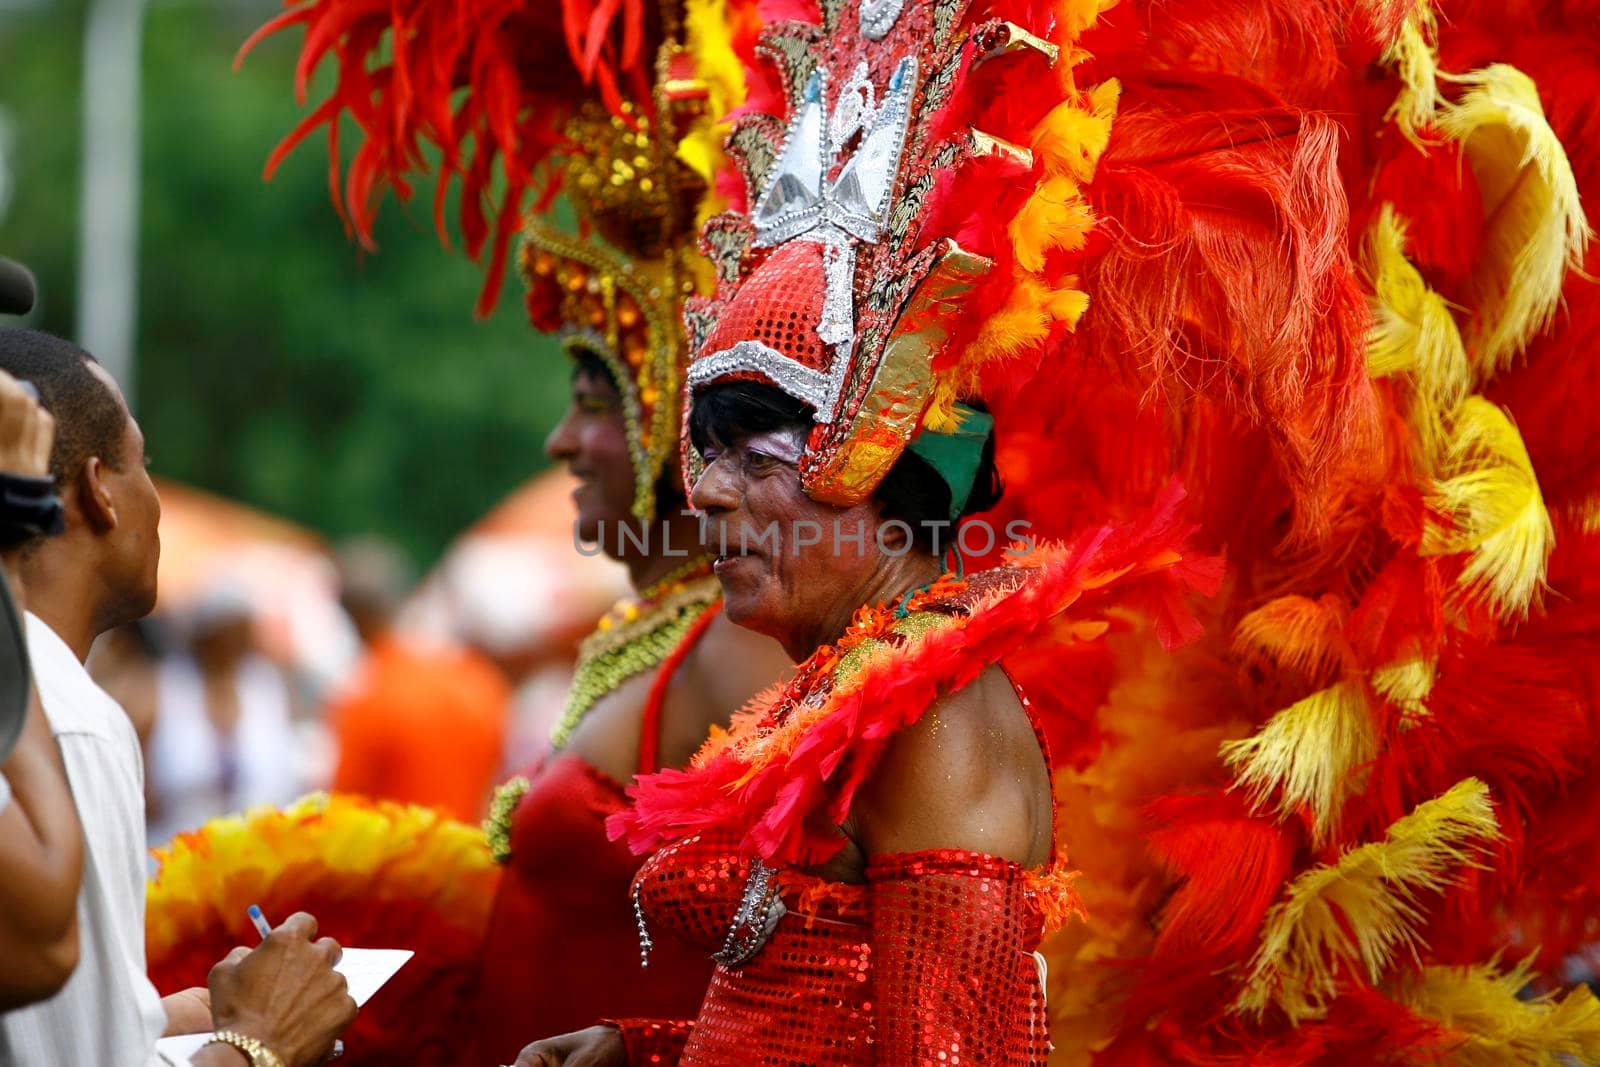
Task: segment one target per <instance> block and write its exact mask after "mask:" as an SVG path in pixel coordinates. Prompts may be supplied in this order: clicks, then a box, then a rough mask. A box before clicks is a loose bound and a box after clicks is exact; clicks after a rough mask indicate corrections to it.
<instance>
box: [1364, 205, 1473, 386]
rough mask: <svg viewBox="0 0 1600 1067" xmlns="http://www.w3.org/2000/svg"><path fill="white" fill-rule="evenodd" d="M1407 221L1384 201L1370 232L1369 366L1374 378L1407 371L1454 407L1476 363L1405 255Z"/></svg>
mask: <svg viewBox="0 0 1600 1067" xmlns="http://www.w3.org/2000/svg"><path fill="white" fill-rule="evenodd" d="M1405 247H1406V224H1405V222H1404V220H1402V219H1401V218H1400V217H1399V216H1398V215H1396V214H1395V211H1394V207H1393V205H1390V204H1385V205H1383V208H1382V210H1381V211H1380V212H1379V213H1378V218H1377V221H1375V222H1374V223H1373V224H1372V228H1371V229H1370V230H1368V232H1367V241H1366V253H1367V270H1368V272H1369V274H1370V275H1371V277H1372V283H1373V291H1374V295H1373V321H1372V328H1371V331H1370V332H1369V333H1368V335H1367V366H1368V369H1369V370H1370V371H1371V373H1372V375H1373V376H1374V377H1379V378H1381V377H1385V376H1387V375H1390V374H1397V373H1400V372H1403V371H1409V372H1411V373H1412V374H1414V375H1415V378H1416V382H1417V385H1418V387H1419V390H1420V391H1421V392H1422V394H1423V395H1424V396H1425V397H1426V398H1427V400H1428V401H1429V402H1430V403H1432V404H1435V405H1437V406H1439V407H1441V408H1442V409H1443V410H1445V411H1453V410H1455V407H1456V405H1457V404H1458V403H1460V402H1461V398H1462V397H1464V396H1466V395H1467V390H1468V389H1469V388H1471V385H1472V367H1471V365H1470V364H1469V363H1468V362H1467V351H1466V349H1465V348H1464V347H1463V346H1462V344H1461V334H1460V331H1458V330H1457V329H1456V320H1455V317H1454V316H1453V315H1451V313H1450V307H1449V305H1447V304H1446V303H1445V301H1444V298H1443V297H1442V296H1440V295H1439V294H1438V293H1436V292H1434V291H1433V290H1432V289H1431V288H1429V287H1428V283H1427V282H1426V281H1424V280H1423V278H1422V275H1421V273H1420V272H1418V270H1417V268H1416V267H1414V266H1412V264H1411V261H1410V260H1408V259H1407V258H1406V255H1405Z"/></svg>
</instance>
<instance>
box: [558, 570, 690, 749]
mask: <svg viewBox="0 0 1600 1067" xmlns="http://www.w3.org/2000/svg"><path fill="white" fill-rule="evenodd" d="M705 565H706V564H705V561H704V560H699V561H696V563H695V565H694V569H695V570H699V569H701V568H703V567H704V566H705ZM721 593H722V588H721V586H720V585H719V584H718V583H717V580H716V578H715V577H713V576H711V575H706V576H704V577H701V578H694V579H686V580H681V581H679V582H676V583H673V585H672V587H671V588H669V589H668V590H667V591H666V592H665V593H663V594H662V595H660V596H659V597H652V598H649V600H648V601H647V602H646V603H645V604H644V605H642V606H641V605H637V604H634V603H628V604H626V605H624V606H622V607H621V608H620V609H613V610H612V611H611V612H610V613H608V614H607V615H606V617H605V618H603V619H601V620H600V626H599V627H598V628H596V630H595V632H594V633H592V634H590V635H589V636H588V637H586V638H584V641H583V645H582V647H581V648H580V649H579V654H578V669H577V674H576V676H575V677H574V678H573V680H572V691H571V693H570V694H569V695H568V697H567V709H566V711H565V712H564V713H563V714H562V716H561V721H560V722H558V723H557V724H556V727H555V730H553V731H552V732H551V734H550V740H551V742H552V743H553V744H554V745H555V746H556V747H557V748H563V747H565V746H566V744H567V742H568V741H569V740H570V739H571V737H572V732H573V730H575V729H576V728H577V726H578V723H579V722H581V721H582V720H583V716H584V715H585V714H586V713H587V712H588V711H589V709H590V708H591V707H593V706H594V704H595V702H596V701H597V700H599V699H600V698H601V697H603V696H605V695H606V694H607V693H609V692H611V691H612V690H613V689H615V688H617V686H619V685H621V684H622V683H623V682H625V681H627V680H628V679H629V678H632V677H633V676H634V675H636V674H638V673H639V672H641V671H646V670H649V669H650V668H651V667H654V666H656V665H657V664H659V663H660V662H661V661H662V660H664V659H666V658H667V656H668V655H669V654H670V653H671V652H672V650H673V649H674V648H676V647H678V642H679V641H681V640H683V635H684V634H685V633H687V632H688V630H689V627H691V626H693V625H694V623H695V620H696V619H698V618H699V617H700V616H701V615H703V614H705V611H706V609H707V608H708V607H710V606H711V604H712V603H713V602H715V601H716V599H717V597H718V596H720V595H721ZM619 615H620V621H617V620H618V617H619Z"/></svg>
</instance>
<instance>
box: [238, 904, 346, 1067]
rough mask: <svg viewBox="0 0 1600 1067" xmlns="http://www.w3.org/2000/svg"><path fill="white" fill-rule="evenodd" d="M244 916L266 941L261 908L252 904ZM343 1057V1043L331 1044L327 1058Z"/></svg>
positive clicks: (267, 930) (268, 930) (269, 927)
mask: <svg viewBox="0 0 1600 1067" xmlns="http://www.w3.org/2000/svg"><path fill="white" fill-rule="evenodd" d="M245 914H247V915H249V916H250V923H251V925H253V926H254V927H255V928H256V933H258V934H260V935H261V940H263V941H265V940H266V939H267V935H268V934H270V933H272V924H271V923H269V922H267V917H266V916H265V915H263V914H262V913H261V906H260V905H258V904H252V905H250V906H249V907H248V908H246V909H245ZM343 1055H344V1042H343V1041H335V1042H334V1043H333V1049H332V1051H331V1052H330V1053H329V1058H330V1059H331V1058H333V1057H335V1056H343Z"/></svg>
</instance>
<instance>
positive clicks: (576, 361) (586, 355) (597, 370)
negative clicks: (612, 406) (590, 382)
mask: <svg viewBox="0 0 1600 1067" xmlns="http://www.w3.org/2000/svg"><path fill="white" fill-rule="evenodd" d="M567 351H568V352H569V353H571V355H572V379H573V381H577V380H578V379H579V378H599V379H600V380H602V381H607V382H610V383H611V388H613V389H615V390H617V392H619V393H620V392H622V387H621V385H620V384H619V383H618V382H617V376H616V375H615V374H613V373H611V367H610V366H609V365H608V364H607V363H606V361H605V360H603V359H601V358H600V354H599V353H598V352H596V351H595V350H594V349H592V348H590V347H589V346H588V345H587V344H582V343H577V344H572V345H570V346H569V347H568V348H567Z"/></svg>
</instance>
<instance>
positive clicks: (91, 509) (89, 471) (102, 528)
mask: <svg viewBox="0 0 1600 1067" xmlns="http://www.w3.org/2000/svg"><path fill="white" fill-rule="evenodd" d="M110 474H111V470H110V468H109V467H107V466H106V465H105V463H104V462H103V461H102V460H101V459H100V457H99V456H90V457H89V458H88V459H86V460H84V462H83V466H82V467H81V468H80V469H79V471H78V477H77V478H76V479H74V481H75V482H76V484H77V493H76V494H75V496H76V499H77V504H78V510H79V511H81V512H83V521H84V522H86V523H88V524H89V528H90V529H91V530H93V531H95V532H96V533H107V532H109V531H111V530H114V529H116V528H117V507H116V502H115V498H114V495H113V494H112V492H111V483H110V480H109V476H110Z"/></svg>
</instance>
